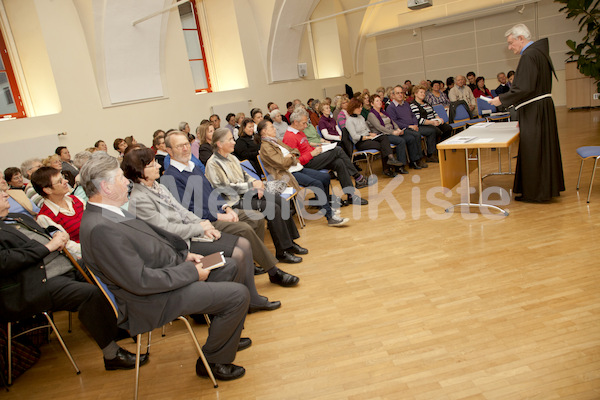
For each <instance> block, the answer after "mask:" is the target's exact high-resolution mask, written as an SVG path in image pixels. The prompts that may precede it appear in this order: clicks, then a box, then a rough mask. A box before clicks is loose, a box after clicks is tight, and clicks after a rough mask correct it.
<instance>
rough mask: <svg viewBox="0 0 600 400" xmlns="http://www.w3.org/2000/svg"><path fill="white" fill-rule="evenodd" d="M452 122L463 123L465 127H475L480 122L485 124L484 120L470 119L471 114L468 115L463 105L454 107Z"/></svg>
mask: <svg viewBox="0 0 600 400" xmlns="http://www.w3.org/2000/svg"><path fill="white" fill-rule="evenodd" d="M454 122H465V123H466V124H467V126H471V125H475V124H478V123H480V122H485V119H484V118H473V119H472V118H471V114H469V110H467V108H466V107H465V106H464V104H458V105H457V106H456V115H455V117H454Z"/></svg>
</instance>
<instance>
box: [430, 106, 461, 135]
mask: <svg viewBox="0 0 600 400" xmlns="http://www.w3.org/2000/svg"><path fill="white" fill-rule="evenodd" d="M433 110H434V111H435V112H436V113H437V115H439V117H440V118H441V119H443V120H444V122H445V123H447V124H448V121H449V120H450V118H448V113H447V112H446V109H445V108H444V106H443V105H442V104H437V105H435V106H433ZM449 125H450V126H451V127H452V132H453V133H456V131H458V130H461V129H463V128H464V127H465V126H467V123H466V122H462V121H460V122H454V123H452V124H449Z"/></svg>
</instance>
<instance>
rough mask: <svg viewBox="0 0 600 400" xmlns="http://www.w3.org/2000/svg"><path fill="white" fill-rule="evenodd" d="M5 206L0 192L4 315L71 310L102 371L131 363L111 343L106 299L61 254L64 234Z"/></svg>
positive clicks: (113, 329)
mask: <svg viewBox="0 0 600 400" xmlns="http://www.w3.org/2000/svg"><path fill="white" fill-rule="evenodd" d="M8 209H9V203H8V195H7V194H6V193H5V192H4V191H0V258H1V259H2V263H0V276H1V277H2V282H3V283H2V285H3V288H2V290H1V291H0V313H1V314H2V317H3V319H7V320H17V319H20V318H23V317H25V316H29V315H33V314H34V313H38V312H40V311H60V310H65V311H74V312H75V311H76V312H77V315H78V317H79V320H80V321H81V323H82V324H83V326H84V327H85V328H86V329H87V330H88V331H89V333H90V334H91V336H92V338H93V339H94V340H95V341H96V343H97V344H98V347H99V348H100V349H101V350H102V354H103V355H104V368H105V369H106V370H116V369H132V368H135V354H132V353H130V352H128V351H127V350H125V349H123V348H121V347H119V345H117V343H116V342H115V340H116V338H117V336H118V328H117V320H116V318H115V314H114V312H113V310H112V308H111V306H110V304H109V303H108V301H107V300H106V298H105V297H104V295H103V294H102V292H101V291H100V289H99V288H98V287H97V286H94V285H91V284H89V283H87V282H85V279H84V278H83V276H82V275H81V273H79V272H78V271H77V270H76V269H74V265H72V264H71V262H70V260H69V258H67V257H66V256H65V255H64V254H63V253H62V250H63V249H64V247H65V245H66V243H67V241H68V240H69V235H68V234H67V233H65V232H61V231H56V228H53V227H51V228H48V229H43V228H42V227H41V226H39V225H38V224H37V223H36V222H35V221H34V220H33V219H32V218H31V217H29V216H24V215H22V214H9V212H8ZM109 253H110V252H109ZM109 253H106V254H109ZM140 361H141V362H140V364H141V365H143V364H145V363H146V362H147V361H148V356H147V355H146V354H144V355H143V356H142V358H141V359H140Z"/></svg>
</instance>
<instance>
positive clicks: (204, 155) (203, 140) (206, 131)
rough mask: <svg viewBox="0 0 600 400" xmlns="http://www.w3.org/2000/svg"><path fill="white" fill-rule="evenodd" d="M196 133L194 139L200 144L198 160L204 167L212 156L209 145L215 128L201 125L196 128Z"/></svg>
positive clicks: (209, 125)
mask: <svg viewBox="0 0 600 400" xmlns="http://www.w3.org/2000/svg"><path fill="white" fill-rule="evenodd" d="M196 132H197V133H198V137H197V138H196V139H197V140H198V141H199V142H200V148H199V149H198V153H199V156H198V159H199V160H200V162H202V164H203V165H206V162H207V161H208V159H209V158H210V157H211V156H212V154H213V151H212V146H211V144H210V143H211V142H212V135H213V133H214V132H215V127H214V126H212V125H211V124H202V125H200V126H199V127H198V129H197V130H196ZM165 148H166V146H165Z"/></svg>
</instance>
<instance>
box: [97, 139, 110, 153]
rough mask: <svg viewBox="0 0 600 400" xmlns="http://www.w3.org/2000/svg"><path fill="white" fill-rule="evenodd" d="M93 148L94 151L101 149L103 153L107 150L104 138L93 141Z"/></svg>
mask: <svg viewBox="0 0 600 400" xmlns="http://www.w3.org/2000/svg"><path fill="white" fill-rule="evenodd" d="M94 148H95V149H96V151H103V152H105V153H106V152H107V151H108V146H106V143H105V142H104V140H98V141H97V142H96V143H94Z"/></svg>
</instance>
